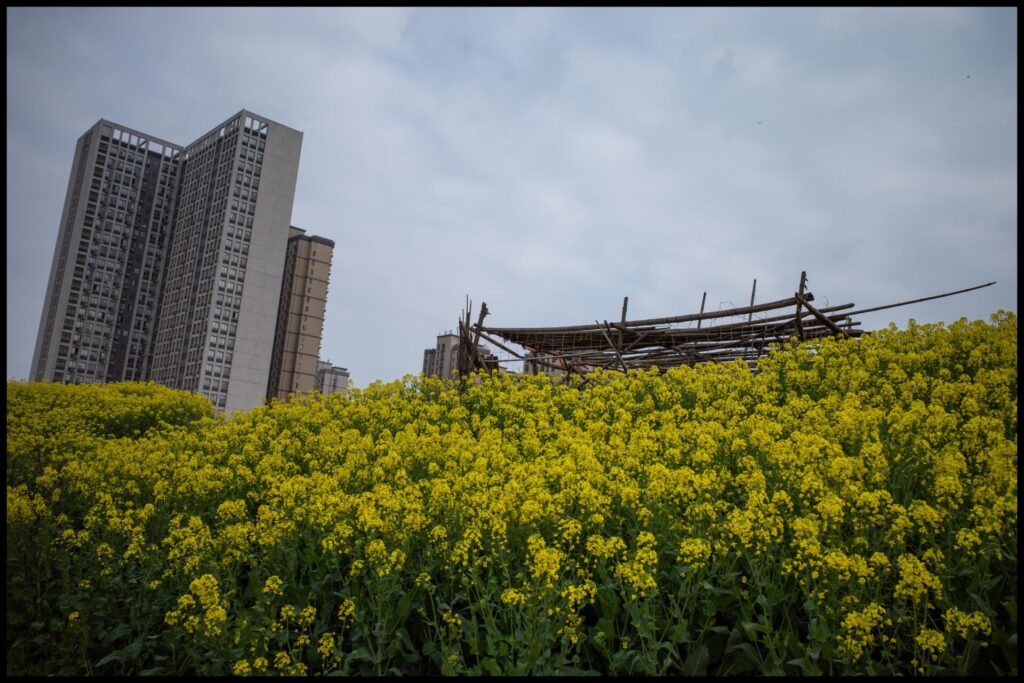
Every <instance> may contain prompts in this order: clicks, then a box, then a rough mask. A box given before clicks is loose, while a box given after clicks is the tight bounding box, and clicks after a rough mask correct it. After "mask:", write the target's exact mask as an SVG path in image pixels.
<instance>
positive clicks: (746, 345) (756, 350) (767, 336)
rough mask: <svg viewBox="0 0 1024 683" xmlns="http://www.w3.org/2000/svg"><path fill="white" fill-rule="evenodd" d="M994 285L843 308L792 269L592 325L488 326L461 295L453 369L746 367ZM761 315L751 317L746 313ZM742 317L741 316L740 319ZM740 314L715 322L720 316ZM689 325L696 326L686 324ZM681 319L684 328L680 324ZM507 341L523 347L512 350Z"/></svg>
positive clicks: (567, 370) (582, 372) (485, 311)
mask: <svg viewBox="0 0 1024 683" xmlns="http://www.w3.org/2000/svg"><path fill="white" fill-rule="evenodd" d="M993 284H995V282H989V283H986V284H983V285H978V286H976V287H969V288H967V289H961V290H958V291H955V292H946V293H944V294H936V295H934V296H928V297H924V298H921V299H914V300H912V301H902V302H899V303H895V304H887V305H884V306H875V307H873V308H863V309H859V310H851V309H853V308H854V304H852V303H848V304H840V305H836V306H825V307H822V308H818V307H817V306H815V305H814V304H813V303H811V302H813V301H815V298H814V295H813V294H812V293H811V292H810V291H807V273H806V271H805V272H803V273H801V274H800V284H799V287H798V288H797V291H796V292H794V293H793V296H792V297H789V298H786V299H779V300H778V301H770V302H767V303H763V304H757V305H755V304H754V294H755V293H756V291H757V280H754V287H753V289H752V291H751V293H750V305H749V306H744V307H740V308H729V309H725V310H719V311H709V312H705V311H704V302H705V300H706V299H707V292H705V293H704V297H703V298H702V299H701V310H700V312H699V313H691V314H687V315H678V316H672V317H667V318H651V319H647V320H627V319H626V310H627V307H628V305H629V297H626V298H625V299H624V300H623V302H622V316H621V319H620V320H619V321H618V322H609V321H607V320H604V321H598V320H595V321H594V323H593V324H585V325H571V326H567V327H489V326H484V324H483V321H484V318H485V317H487V315H488V313H489V312H490V311H489V310H488V308H487V304H486V303H483V304H482V305H481V307H480V316H479V318H478V320H477V321H476V322H475V323H471V322H470V321H471V318H470V316H471V314H472V304H471V302H469V300H468V298H467V301H466V308H465V310H464V311H463V315H462V317H461V318H460V320H459V340H460V341H459V352H458V369H459V375H460V376H465V375H467V374H469V373H470V372H472V371H474V370H484V371H487V370H490V369H493V368H495V367H499V366H500V364H501V363H509V362H519V361H523V362H525V363H528V364H532V365H533V366H534V367H535V368H540V369H545V370H546V371H548V372H551V371H555V372H564V373H576V374H580V375H585V374H586V373H588V372H591V371H594V370H596V369H598V368H603V369H613V370H622V371H628V370H631V369H634V368H640V369H645V370H646V369H648V368H650V367H652V366H654V367H657V368H659V369H662V370H664V369H666V368H673V367H678V366H680V365H691V366H692V365H696V364H699V363H722V362H729V361H734V360H743V361H746V362H747V363H748V364H750V365H751V367H753V366H754V365H755V364H756V362H757V359H758V358H760V357H761V356H763V355H765V354H767V353H768V352H769V350H770V349H771V346H772V345H773V344H784V343H786V342H788V341H789V340H790V339H792V338H796V339H798V340H800V341H804V340H809V339H820V338H823V337H830V336H837V337H859V336H861V335H862V334H864V330H862V329H860V328H859V327H858V325H860V323H859V322H857V321H856V320H854V318H853V316H855V315H857V314H860V313H869V312H873V311H880V310H883V309H887V308H895V307H897V306H906V305H909V304H914V303H920V302H922V301H929V300H931V299H939V298H942V297H946V296H952V295H954V294H962V293H964V292H969V291H972V290H975V289H981V288H982V287H988V286H990V285H993ZM755 313H758V314H766V315H764V316H763V317H760V318H758V319H757V320H755V319H754V317H753V316H754V314H755ZM743 317H746V320H742V318H743ZM729 318H741V319H740V320H739V321H738V322H737V321H728V322H723V319H729ZM693 323H696V326H694V325H693ZM683 324H689V326H686V327H684V326H682V325H683ZM481 340H483V341H486V342H488V343H489V344H491V345H493V346H494V347H496V348H498V349H501V350H502V351H505V352H506V353H508V354H510V355H511V357H510V358H505V359H497V358H496V357H495V356H494V355H493V354H492V353H490V352H488V351H486V350H484V349H481V346H480V343H481ZM509 344H514V345H517V346H519V347H521V348H523V349H526V352H525V353H521V352H518V351H515V350H513V349H512V348H510V347H509Z"/></svg>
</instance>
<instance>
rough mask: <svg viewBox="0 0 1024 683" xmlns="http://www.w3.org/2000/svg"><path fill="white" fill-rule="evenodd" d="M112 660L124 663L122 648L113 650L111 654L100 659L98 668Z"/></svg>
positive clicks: (97, 664) (97, 663)
mask: <svg viewBox="0 0 1024 683" xmlns="http://www.w3.org/2000/svg"><path fill="white" fill-rule="evenodd" d="M110 662H117V663H118V664H123V663H124V655H122V654H121V651H120V650H118V651H117V652H111V653H110V654H109V655H107V656H106V657H104V658H103V659H101V660H100V661H98V662H96V668H97V669H98V668H100V667H101V666H103V665H105V664H109V663H110Z"/></svg>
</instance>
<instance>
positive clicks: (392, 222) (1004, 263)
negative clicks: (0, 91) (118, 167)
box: [7, 8, 1017, 387]
mask: <svg viewBox="0 0 1024 683" xmlns="http://www.w3.org/2000/svg"><path fill="white" fill-rule="evenodd" d="M242 108H246V109H248V110H250V111H253V112H255V113H257V114H261V115H263V116H265V117H267V118H269V119H272V120H274V121H277V122H279V123H282V124H285V125H287V126H291V127H292V128H296V129H298V130H300V131H302V132H303V134H304V137H303V147H302V155H301V159H300V162H299V176H298V184H297V187H296V190H295V205H294V211H293V215H292V223H293V224H294V225H296V226H299V227H301V228H304V229H306V230H307V231H308V232H309V233H313V234H317V235H321V236H323V237H326V238H329V239H332V240H334V242H335V245H336V246H335V252H334V262H333V265H332V269H331V280H330V289H329V293H328V305H327V314H326V323H325V328H324V337H323V343H322V347H321V357H322V358H325V359H329V360H330V361H332V362H333V363H335V364H336V365H342V366H345V367H347V368H349V370H350V372H351V376H352V379H353V380H354V381H355V384H356V385H357V386H360V387H363V386H366V385H367V384H368V383H370V382H372V381H373V380H376V379H382V380H392V379H397V378H400V377H402V376H403V375H405V374H408V373H417V372H419V371H420V369H421V366H422V360H423V350H424V348H427V347H432V346H433V345H434V341H435V337H436V335H437V334H439V333H441V332H444V331H446V330H449V329H453V328H455V326H456V321H457V319H458V316H459V313H460V311H461V310H462V308H463V306H464V302H465V297H466V295H469V297H470V298H471V299H472V300H473V305H474V309H478V307H479V304H480V302H481V301H485V302H486V303H487V305H488V308H489V309H490V310H491V315H490V317H489V318H488V319H487V323H488V324H490V325H494V326H535V325H562V324H565V325H568V324H582V323H590V322H593V321H594V320H595V319H600V320H604V319H618V317H619V315H620V312H621V306H622V298H623V297H624V296H628V297H629V317H630V318H633V319H635V318H647V317H661V316H669V315H677V314H683V313H691V312H695V311H696V310H697V309H698V308H699V307H700V301H701V295H702V293H703V292H705V291H706V292H707V308H708V309H717V308H724V307H729V306H730V305H732V304H735V305H737V306H741V305H745V304H747V303H749V300H750V291H751V284H752V281H753V279H754V278H757V300H758V301H769V300H774V299H780V298H784V297H787V296H791V295H792V293H793V291H794V290H795V289H796V287H797V285H798V282H799V277H800V271H801V270H806V271H807V274H808V280H809V289H810V290H811V291H812V292H813V293H814V294H815V296H816V297H817V300H818V301H819V302H821V303H822V304H824V303H825V302H826V301H828V302H831V303H832V304H837V303H848V302H854V303H856V304H857V305H858V307H868V306H874V305H881V304H886V303H894V302H897V301H902V300H906V299H914V298H918V297H921V296H927V295H930V294H938V293H941V292H946V291H950V290H955V289H962V288H965V287H970V286H973V285H978V284H982V283H985V282H990V281H992V280H996V281H997V282H998V284H996V285H994V286H993V287H989V288H987V289H983V290H979V291H976V292H970V293H966V294H962V295H958V296H954V297H948V298H945V299H940V300H938V301H935V302H929V303H924V304H917V305H913V306H908V307H904V308H897V309H892V310H889V311H883V312H879V313H877V314H867V315H864V316H862V317H860V318H859V319H860V320H861V321H862V322H863V327H864V328H865V329H876V328H878V327H883V326H885V325H886V324H888V323H889V322H890V321H891V322H895V323H897V324H898V325H900V326H901V327H903V326H905V325H906V321H907V319H908V318H914V319H915V320H917V321H918V322H938V321H944V322H952V321H954V320H956V319H958V318H960V317H967V318H969V319H986V320H987V319H988V316H989V315H990V314H991V313H993V312H995V311H996V310H997V309H1006V310H1012V311H1014V312H1016V311H1017V293H1016V292H1017V10H1016V8H997V9H958V8H937V9H930V8H920V9H853V8H848V9H843V8H828V9H740V8H730V9H692V8H655V9H614V8H605V9H583V8H574V9H546V8H515V9H397V8H379V9H351V8H335V9H274V8H245V9H241V8H239V9H234V8H232V9H205V8H152V9H146V8H134V9H132V8H116V9H66V8H43V9H37V8H8V9H7V247H8V248H7V376H8V378H25V377H27V376H28V373H29V366H30V364H31V359H32V350H33V347H34V344H35V338H36V334H37V331H38V326H39V318H40V314H41V312H42V306H43V298H44V295H45V291H46V282H47V276H48V274H49V269H50V265H51V259H52V256H53V250H54V244H55V242H56V237H57V231H58V224H59V222H60V215H61V210H62V208H63V202H64V197H65V192H66V191H67V183H68V177H69V174H70V170H71V161H72V155H73V152H74V147H75V142H76V141H77V139H78V137H79V136H80V135H81V134H82V133H84V132H85V131H86V129H88V128H89V127H90V126H92V125H93V124H94V123H96V121H97V120H98V119H100V118H106V119H109V120H111V121H114V122H117V123H122V124H123V125H125V126H127V127H132V128H135V129H138V130H141V131H144V132H146V133H149V134H151V135H154V136H157V137H161V138H164V139H167V140H171V141H175V142H177V143H179V144H188V143H190V142H192V141H194V140H195V139H196V138H198V137H199V136H200V135H202V134H203V133H205V132H207V131H209V130H210V129H212V128H213V127H214V126H216V125H218V124H219V123H221V122H223V121H224V120H225V119H227V118H228V117H230V116H231V115H233V114H235V113H236V112H238V111H239V110H240V109H242ZM474 318H475V311H474Z"/></svg>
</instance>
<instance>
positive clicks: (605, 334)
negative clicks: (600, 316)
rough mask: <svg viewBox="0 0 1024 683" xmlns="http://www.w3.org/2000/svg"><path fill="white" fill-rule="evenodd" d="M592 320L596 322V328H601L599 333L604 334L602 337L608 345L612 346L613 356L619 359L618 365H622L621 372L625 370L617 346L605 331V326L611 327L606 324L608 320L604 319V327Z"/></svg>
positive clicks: (624, 364)
mask: <svg viewBox="0 0 1024 683" xmlns="http://www.w3.org/2000/svg"><path fill="white" fill-rule="evenodd" d="M594 322H595V323H597V325H598V329H600V330H601V334H603V335H604V338H605V339H606V340H607V341H608V345H609V346H610V347H612V351H614V352H615V357H616V358H618V359H619V365H621V366H622V371H623V372H627V369H626V363H625V361H623V360H622V356H621V355H619V349H618V347H617V346H615V342H613V341H612V338H611V337H609V336H608V333H607V332H606V331H605V327H607V328H608V329H611V327H610V326H609V325H608V321H607V320H605V321H604V327H600V325H601V323H598V322H597V321H596V320H595V321H594Z"/></svg>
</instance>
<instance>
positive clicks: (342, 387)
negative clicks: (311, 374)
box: [316, 360, 349, 396]
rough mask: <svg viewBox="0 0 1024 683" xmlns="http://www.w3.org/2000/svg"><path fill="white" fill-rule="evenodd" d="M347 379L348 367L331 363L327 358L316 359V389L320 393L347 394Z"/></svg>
mask: <svg viewBox="0 0 1024 683" xmlns="http://www.w3.org/2000/svg"><path fill="white" fill-rule="evenodd" d="M348 380H349V376H348V368H342V367H339V366H337V365H331V361H329V360H327V361H324V360H318V361H317V363H316V390H317V391H319V392H320V393H321V394H324V395H325V396H326V395H328V394H347V393H348Z"/></svg>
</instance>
